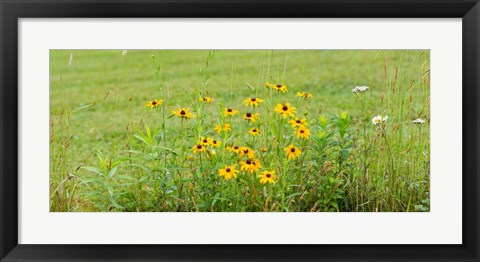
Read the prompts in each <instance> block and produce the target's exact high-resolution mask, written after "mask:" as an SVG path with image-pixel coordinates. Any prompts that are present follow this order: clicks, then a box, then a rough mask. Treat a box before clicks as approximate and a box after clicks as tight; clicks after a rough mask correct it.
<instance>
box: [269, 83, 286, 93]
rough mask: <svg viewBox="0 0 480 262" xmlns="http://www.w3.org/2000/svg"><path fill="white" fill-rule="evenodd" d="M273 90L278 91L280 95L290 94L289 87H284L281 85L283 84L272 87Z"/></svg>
mask: <svg viewBox="0 0 480 262" xmlns="http://www.w3.org/2000/svg"><path fill="white" fill-rule="evenodd" d="M272 88H273V89H275V90H277V91H278V92H279V93H280V92H282V93H286V92H288V88H287V86H284V85H281V84H277V85H272Z"/></svg>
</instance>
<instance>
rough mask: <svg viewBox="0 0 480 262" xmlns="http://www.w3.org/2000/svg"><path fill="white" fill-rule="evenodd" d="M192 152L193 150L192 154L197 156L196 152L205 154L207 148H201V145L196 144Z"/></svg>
mask: <svg viewBox="0 0 480 262" xmlns="http://www.w3.org/2000/svg"><path fill="white" fill-rule="evenodd" d="M192 150H193V153H194V154H197V152H198V153H202V152H203V153H205V152H206V151H207V147H206V146H203V145H201V144H198V145H196V146H193V148H192Z"/></svg>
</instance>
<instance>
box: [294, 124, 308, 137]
mask: <svg viewBox="0 0 480 262" xmlns="http://www.w3.org/2000/svg"><path fill="white" fill-rule="evenodd" d="M295 136H297V137H299V138H303V139H310V130H309V129H308V128H306V127H305V126H301V127H299V128H298V129H297V130H296V131H295Z"/></svg>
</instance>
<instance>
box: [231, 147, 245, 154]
mask: <svg viewBox="0 0 480 262" xmlns="http://www.w3.org/2000/svg"><path fill="white" fill-rule="evenodd" d="M228 151H230V152H232V153H235V154H240V152H242V148H241V147H239V146H231V147H229V148H228Z"/></svg>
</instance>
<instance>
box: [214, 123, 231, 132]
mask: <svg viewBox="0 0 480 262" xmlns="http://www.w3.org/2000/svg"><path fill="white" fill-rule="evenodd" d="M213 130H215V131H217V132H218V133H219V134H220V133H222V131H223V132H228V131H232V127H231V125H230V124H223V128H222V126H220V125H215V127H214V128H213Z"/></svg>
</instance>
